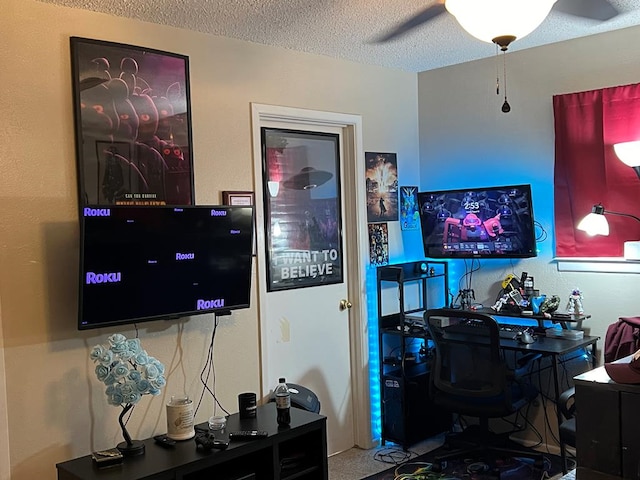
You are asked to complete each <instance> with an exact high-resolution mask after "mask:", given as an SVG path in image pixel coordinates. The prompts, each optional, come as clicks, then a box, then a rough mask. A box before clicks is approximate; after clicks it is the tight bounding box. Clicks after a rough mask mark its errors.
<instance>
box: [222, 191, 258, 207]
mask: <svg viewBox="0 0 640 480" xmlns="http://www.w3.org/2000/svg"><path fill="white" fill-rule="evenodd" d="M222 204H223V205H253V192H229V191H224V192H222Z"/></svg>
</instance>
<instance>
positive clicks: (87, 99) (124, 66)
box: [71, 37, 193, 206]
mask: <svg viewBox="0 0 640 480" xmlns="http://www.w3.org/2000/svg"><path fill="white" fill-rule="evenodd" d="M188 62H189V60H188V57H186V56H183V55H177V54H173V53H167V52H161V51H158V50H151V49H146V48H142V47H135V46H131V45H123V44H119V43H111V42H103V41H98V40H91V39H86V38H79V37H72V38H71V63H72V67H73V94H74V106H75V112H74V113H75V122H76V148H77V159H78V177H79V181H78V190H79V192H78V193H79V204H80V205H81V206H82V205H190V204H193V175H192V171H193V168H192V153H191V143H192V142H191V128H190V124H191V115H190V106H189V63H188Z"/></svg>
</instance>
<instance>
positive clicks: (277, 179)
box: [261, 127, 343, 292]
mask: <svg viewBox="0 0 640 480" xmlns="http://www.w3.org/2000/svg"><path fill="white" fill-rule="evenodd" d="M261 134H262V178H263V198H264V229H265V248H266V264H267V277H268V278H267V291H270V292H271V291H278V290H288V289H293V288H303V287H313V286H320V285H329V284H334V283H342V282H343V268H342V265H343V258H342V214H341V211H342V210H341V209H342V207H341V186H340V143H339V136H338V135H336V134H330V133H320V132H309V131H298V130H285V129H274V128H264V127H263V128H262V129H261Z"/></svg>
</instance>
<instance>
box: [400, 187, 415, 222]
mask: <svg viewBox="0 0 640 480" xmlns="http://www.w3.org/2000/svg"><path fill="white" fill-rule="evenodd" d="M400 228H401V229H402V230H417V229H419V228H420V211H419V208H418V187H400Z"/></svg>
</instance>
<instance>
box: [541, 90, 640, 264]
mask: <svg viewBox="0 0 640 480" xmlns="http://www.w3.org/2000/svg"><path fill="white" fill-rule="evenodd" d="M553 113H554V121H555V135H556V138H555V170H554V198H555V201H554V205H555V233H556V256H558V257H621V256H622V255H623V243H624V242H625V241H627V240H640V222H636V221H635V220H633V219H630V218H624V217H618V216H613V215H607V221H608V222H609V227H610V234H609V236H608V237H603V236H596V237H589V236H588V235H587V234H586V233H585V232H582V231H580V230H578V229H577V228H576V226H577V225H578V222H579V221H580V220H581V219H582V218H583V217H584V216H585V215H586V214H587V213H589V212H590V211H591V207H592V206H593V205H594V204H597V203H602V205H603V206H604V207H605V209H607V210H611V211H615V212H623V213H631V214H633V215H636V216H640V203H639V200H640V178H639V176H638V175H637V174H636V172H635V170H634V169H633V168H631V167H628V166H627V165H625V164H624V163H622V162H621V161H620V160H619V159H618V157H617V156H616V154H615V152H614V151H613V145H614V144H615V143H619V142H627V141H632V140H640V84H634V85H624V86H620V87H611V88H605V89H601V90H591V91H587V92H579V93H571V94H566V95H556V96H554V97H553Z"/></svg>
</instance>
